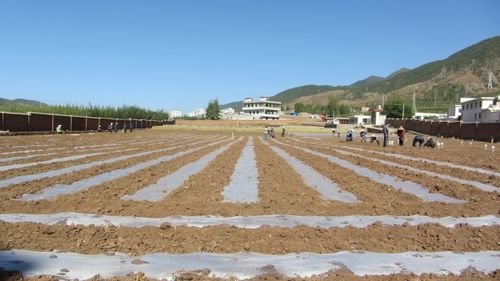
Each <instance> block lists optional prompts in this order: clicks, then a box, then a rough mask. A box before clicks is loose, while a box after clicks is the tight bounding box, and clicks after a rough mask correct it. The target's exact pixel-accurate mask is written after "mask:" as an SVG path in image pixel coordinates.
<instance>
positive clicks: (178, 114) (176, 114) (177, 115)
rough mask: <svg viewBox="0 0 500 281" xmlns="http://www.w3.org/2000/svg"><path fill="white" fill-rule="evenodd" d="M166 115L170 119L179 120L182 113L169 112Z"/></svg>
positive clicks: (177, 111) (176, 111)
mask: <svg viewBox="0 0 500 281" xmlns="http://www.w3.org/2000/svg"><path fill="white" fill-rule="evenodd" d="M168 115H169V116H170V118H181V117H182V112H181V111H179V110H170V111H168Z"/></svg>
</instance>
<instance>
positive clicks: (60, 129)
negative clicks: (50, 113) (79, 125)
mask: <svg viewBox="0 0 500 281" xmlns="http://www.w3.org/2000/svg"><path fill="white" fill-rule="evenodd" d="M56 132H57V133H58V134H62V133H63V130H62V125H61V124H59V125H57V128H56Z"/></svg>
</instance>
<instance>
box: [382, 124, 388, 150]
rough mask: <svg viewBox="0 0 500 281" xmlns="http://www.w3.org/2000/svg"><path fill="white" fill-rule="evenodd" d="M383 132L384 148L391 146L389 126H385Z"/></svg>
mask: <svg viewBox="0 0 500 281" xmlns="http://www.w3.org/2000/svg"><path fill="white" fill-rule="evenodd" d="M382 132H383V133H384V147H386V146H387V145H388V144H389V127H388V125H387V124H385V125H384V127H383V129H382Z"/></svg>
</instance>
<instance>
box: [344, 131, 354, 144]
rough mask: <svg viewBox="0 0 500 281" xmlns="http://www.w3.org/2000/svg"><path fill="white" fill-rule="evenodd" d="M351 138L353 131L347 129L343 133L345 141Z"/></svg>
mask: <svg viewBox="0 0 500 281" xmlns="http://www.w3.org/2000/svg"><path fill="white" fill-rule="evenodd" d="M352 138H353V131H352V130H349V131H347V134H346V135H345V141H347V142H349V141H352Z"/></svg>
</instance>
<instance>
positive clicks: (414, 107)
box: [412, 91, 417, 114]
mask: <svg viewBox="0 0 500 281" xmlns="http://www.w3.org/2000/svg"><path fill="white" fill-rule="evenodd" d="M412 103H413V104H412V107H413V114H416V113H417V98H416V97H415V91H413V97H412Z"/></svg>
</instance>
